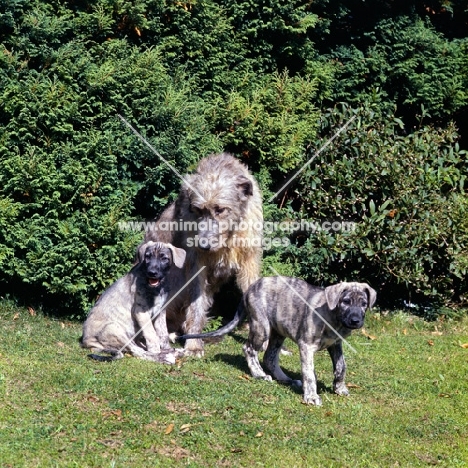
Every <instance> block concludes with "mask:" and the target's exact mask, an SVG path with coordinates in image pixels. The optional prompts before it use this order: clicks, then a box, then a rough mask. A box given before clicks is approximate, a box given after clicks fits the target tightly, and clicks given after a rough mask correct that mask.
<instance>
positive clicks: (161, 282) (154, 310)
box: [81, 242, 185, 364]
mask: <svg viewBox="0 0 468 468" xmlns="http://www.w3.org/2000/svg"><path fill="white" fill-rule="evenodd" d="M184 261H185V251H184V250H183V249H178V248H176V247H174V246H172V245H170V244H163V243H160V242H147V243H146V244H143V245H141V246H140V247H139V249H138V263H137V265H135V266H134V267H133V268H132V269H131V271H130V272H129V273H128V274H127V275H125V276H124V277H123V278H120V279H119V280H118V281H116V282H115V283H114V284H112V285H111V286H110V287H109V288H108V289H106V290H105V291H104V293H103V294H102V296H101V297H100V298H99V300H98V301H97V302H96V304H95V305H94V307H93V308H92V309H91V311H90V313H89V315H88V318H87V319H86V321H85V323H84V325H83V336H82V337H81V346H82V347H83V348H91V349H93V350H96V351H100V352H105V353H109V354H111V356H100V355H96V354H90V357H91V358H93V359H97V360H100V361H109V360H114V359H120V358H122V357H123V353H124V352H125V351H127V352H129V353H130V354H132V355H133V356H135V357H139V358H142V359H147V360H150V361H156V362H163V363H166V364H174V363H175V359H176V355H177V354H178V351H176V350H175V349H172V348H171V347H170V345H169V336H168V332H167V325H166V311H165V305H166V303H167V302H168V301H169V300H170V299H171V298H172V297H173V296H174V293H176V292H177V291H178V290H179V289H180V287H182V286H183V282H184V281H183V280H184V276H183V273H182V270H181V268H182V266H183V264H184Z"/></svg>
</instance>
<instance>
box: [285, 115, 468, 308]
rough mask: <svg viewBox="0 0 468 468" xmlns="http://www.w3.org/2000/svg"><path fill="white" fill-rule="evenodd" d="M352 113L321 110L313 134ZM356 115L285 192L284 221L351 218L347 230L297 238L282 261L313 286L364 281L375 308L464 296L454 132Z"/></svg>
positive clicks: (462, 198) (460, 157)
mask: <svg viewBox="0 0 468 468" xmlns="http://www.w3.org/2000/svg"><path fill="white" fill-rule="evenodd" d="M351 115H353V111H351V110H350V109H349V108H347V107H346V106H345V107H341V108H340V107H338V108H335V109H333V110H332V111H330V112H328V113H327V114H325V115H324V119H323V128H322V132H324V133H322V134H327V138H328V137H329V136H331V135H332V134H333V132H335V131H336V130H337V129H338V128H340V126H341V125H343V124H344V122H346V121H347V120H348V119H349V118H350V116H351ZM356 117H357V118H356V120H355V121H354V122H353V123H352V124H351V126H350V127H349V128H348V129H347V130H346V132H343V134H342V135H340V136H339V137H338V138H337V139H336V140H335V141H334V142H333V143H332V144H331V145H330V146H329V147H328V148H327V149H325V150H324V151H323V152H321V153H320V155H319V156H318V157H317V158H316V160H314V162H313V163H312V164H311V165H310V168H309V169H308V170H307V171H305V174H304V176H303V177H301V178H299V180H298V182H297V184H296V185H295V186H293V187H292V188H289V191H290V194H289V199H290V209H291V210H292V208H294V211H291V212H290V216H291V217H293V216H294V217H296V219H297V218H303V219H309V220H315V221H318V222H320V223H321V222H322V221H329V222H333V221H339V222H341V221H352V222H354V223H356V230H355V231H352V230H351V231H349V232H347V231H346V230H341V231H338V232H335V231H333V230H328V231H327V230H319V231H317V232H315V233H311V232H310V231H309V232H298V233H296V235H295V236H294V239H295V245H294V246H292V247H291V248H290V249H289V255H291V256H292V257H289V260H290V261H291V262H292V263H294V264H295V265H296V268H297V271H298V272H299V274H301V275H302V276H305V277H307V278H309V279H311V280H312V281H314V282H319V283H320V282H321V283H332V282H336V281H339V280H344V279H348V280H350V279H353V278H354V279H355V278H358V279H360V280H367V281H368V282H369V283H370V284H372V285H374V286H375V287H376V288H377V289H379V290H380V291H381V298H382V299H383V302H385V300H387V301H388V300H391V299H398V300H400V301H403V300H406V301H416V302H417V301H418V300H424V299H425V300H427V299H429V300H432V301H436V302H438V303H441V302H445V303H449V302H450V301H456V300H459V299H460V297H461V296H462V295H463V294H466V292H467V291H466V283H465V282H464V278H465V275H466V272H467V270H466V267H467V260H468V257H467V247H468V235H467V230H466V222H467V221H466V220H467V219H468V212H467V211H466V209H467V206H468V205H467V197H466V187H465V183H466V177H467V175H468V171H467V165H466V160H467V153H466V152H465V151H462V150H460V148H459V146H458V144H457V143H456V140H457V134H456V132H455V129H454V128H453V127H448V128H446V129H435V128H432V127H423V128H420V129H418V130H416V131H415V132H414V133H412V134H410V135H404V134H401V126H402V122H401V120H399V119H398V118H395V117H394V116H392V115H379V114H378V113H374V112H372V111H371V110H370V109H369V108H367V109H365V110H364V109H361V110H360V111H359V112H358V113H357V114H356ZM325 141H326V140H325V139H323V140H319V141H317V142H316V148H320V147H321V146H322V145H323V144H324V142H325ZM293 219H294V218H293ZM326 227H328V226H326Z"/></svg>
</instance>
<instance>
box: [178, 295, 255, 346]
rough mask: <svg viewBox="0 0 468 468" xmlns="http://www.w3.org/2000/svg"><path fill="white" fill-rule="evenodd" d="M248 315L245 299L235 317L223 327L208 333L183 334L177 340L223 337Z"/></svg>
mask: <svg viewBox="0 0 468 468" xmlns="http://www.w3.org/2000/svg"><path fill="white" fill-rule="evenodd" d="M246 315H247V310H246V307H245V304H244V301H243V300H242V301H241V303H240V304H239V307H238V308H237V310H236V314H235V315H234V318H233V319H232V320H231V321H230V322H229V323H227V324H226V325H224V326H223V327H221V328H218V329H217V330H215V331H212V332H208V333H199V334H189V335H181V336H178V337H177V340H190V339H192V338H200V339H202V340H203V339H209V338H221V337H223V336H224V335H227V334H228V333H230V332H232V331H233V330H234V329H235V328H236V327H237V326H238V325H239V324H240V323H242V322H243V320H244V319H245V317H246Z"/></svg>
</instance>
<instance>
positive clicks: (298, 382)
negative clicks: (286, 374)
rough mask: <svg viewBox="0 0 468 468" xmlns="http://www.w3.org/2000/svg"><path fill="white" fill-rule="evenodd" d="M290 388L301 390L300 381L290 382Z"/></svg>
mask: <svg viewBox="0 0 468 468" xmlns="http://www.w3.org/2000/svg"><path fill="white" fill-rule="evenodd" d="M291 386H292V387H296V388H302V380H291Z"/></svg>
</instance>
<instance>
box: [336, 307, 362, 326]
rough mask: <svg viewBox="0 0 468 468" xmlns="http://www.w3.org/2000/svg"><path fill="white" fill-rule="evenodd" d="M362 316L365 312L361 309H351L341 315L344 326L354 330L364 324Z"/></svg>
mask: <svg viewBox="0 0 468 468" xmlns="http://www.w3.org/2000/svg"><path fill="white" fill-rule="evenodd" d="M364 317H365V314H364V313H363V312H362V310H361V309H357V310H356V309H355V310H353V309H351V310H349V311H348V313H347V314H346V315H345V316H344V317H343V320H342V323H343V325H344V326H345V327H346V328H349V329H351V330H356V329H358V328H361V327H362V326H363V325H364Z"/></svg>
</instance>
